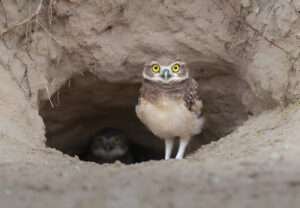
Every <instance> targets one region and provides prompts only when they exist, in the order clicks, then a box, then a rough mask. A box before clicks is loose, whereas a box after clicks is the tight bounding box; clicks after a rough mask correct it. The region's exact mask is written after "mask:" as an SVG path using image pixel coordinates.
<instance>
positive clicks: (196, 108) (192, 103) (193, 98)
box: [184, 79, 203, 117]
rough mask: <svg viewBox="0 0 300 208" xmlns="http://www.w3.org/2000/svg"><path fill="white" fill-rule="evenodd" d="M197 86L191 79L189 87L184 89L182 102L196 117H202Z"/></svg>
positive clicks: (201, 105) (201, 104)
mask: <svg viewBox="0 0 300 208" xmlns="http://www.w3.org/2000/svg"><path fill="white" fill-rule="evenodd" d="M198 89H199V85H198V83H197V82H196V80H194V79H191V80H190V84H189V86H188V87H187V88H186V91H185V94H184V101H185V105H186V107H187V108H188V109H189V110H190V111H192V112H194V113H195V114H196V115H197V116H198V117H200V116H201V115H202V108H203V103H202V101H201V99H200V97H199V94H198V93H199V92H198Z"/></svg>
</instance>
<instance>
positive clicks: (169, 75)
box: [160, 69, 172, 80]
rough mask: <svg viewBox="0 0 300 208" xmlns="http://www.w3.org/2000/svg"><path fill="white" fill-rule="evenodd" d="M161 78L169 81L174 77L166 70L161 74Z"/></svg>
mask: <svg viewBox="0 0 300 208" xmlns="http://www.w3.org/2000/svg"><path fill="white" fill-rule="evenodd" d="M160 76H161V77H162V78H163V79H165V80H168V79H170V77H171V76H172V75H171V73H170V71H169V70H168V69H164V70H162V73H161V74H160Z"/></svg>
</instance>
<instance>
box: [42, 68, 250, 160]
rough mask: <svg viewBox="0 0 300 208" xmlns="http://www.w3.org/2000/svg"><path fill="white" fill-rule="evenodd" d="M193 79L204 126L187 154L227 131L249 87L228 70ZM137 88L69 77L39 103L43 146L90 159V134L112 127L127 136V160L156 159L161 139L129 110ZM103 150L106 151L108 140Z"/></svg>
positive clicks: (242, 114)
mask: <svg viewBox="0 0 300 208" xmlns="http://www.w3.org/2000/svg"><path fill="white" fill-rule="evenodd" d="M197 81H198V82H199V84H200V95H201V97H202V99H203V101H204V106H205V111H204V114H205V117H206V125H205V128H204V131H203V133H202V134H200V135H197V136H195V138H193V140H192V141H191V143H190V145H189V146H188V149H187V154H191V153H192V152H194V151H195V150H197V149H198V148H199V147H200V146H201V145H204V144H207V143H210V142H211V141H214V140H217V139H218V138H220V137H222V136H224V135H226V134H228V133H230V132H231V131H233V130H234V129H235V128H236V127H237V126H238V125H240V124H241V123H242V122H243V121H245V120H246V119H247V116H248V113H249V109H247V108H246V107H245V106H244V105H243V102H242V100H243V99H244V95H245V93H246V95H247V96H248V97H249V92H250V91H249V89H248V87H247V85H246V84H245V83H244V82H243V81H241V80H239V79H238V78H237V77H236V76H235V75H234V74H224V75H218V76H210V74H206V76H204V77H197ZM220 86H222V88H220ZM139 88H140V84H139V83H137V84H133V83H109V82H106V81H102V80H99V79H98V78H97V77H96V76H94V75H93V74H91V73H85V74H83V75H76V76H74V77H72V78H71V79H70V80H68V81H67V82H66V83H65V84H64V85H63V86H62V87H61V88H60V89H59V90H57V92H56V93H54V94H53V96H52V97H51V101H52V104H51V103H50V102H49V100H43V101H41V103H40V115H41V116H42V118H43V120H44V123H45V126H46V138H47V142H46V144H47V146H49V147H52V148H55V149H57V150H60V151H62V152H63V153H66V154H68V155H71V156H75V155H77V156H78V157H79V158H80V159H82V160H87V161H88V160H91V161H94V159H91V157H89V156H88V155H89V154H88V152H89V149H90V147H91V144H92V142H93V138H94V135H98V136H99V131H102V130H103V129H105V128H114V129H118V131H119V130H120V131H122V132H124V134H125V135H126V137H127V140H128V144H129V147H130V154H131V155H132V156H133V157H132V158H133V159H131V160H129V163H130V164H131V163H138V162H144V161H148V160H159V159H162V158H163V155H164V143H163V141H162V140H160V139H158V138H156V137H155V136H154V135H153V134H152V133H151V132H149V131H148V130H147V129H146V128H145V127H144V125H143V124H142V123H141V122H140V121H139V120H138V118H137V117H136V114H135V105H136V103H137V99H138V95H139ZM113 131H114V130H113ZM97 132H98V133H97ZM102 133H103V132H102ZM102 133H100V134H102ZM106 133H107V132H106ZM108 134H110V133H108ZM116 143H118V142H116ZM113 145H115V144H113ZM117 145H119V144H117ZM108 149H112V147H111V144H109V147H108ZM174 151H176V149H175V150H174ZM118 160H119V159H118ZM120 160H121V159H120ZM99 162H100V161H99ZM110 162H114V161H110Z"/></svg>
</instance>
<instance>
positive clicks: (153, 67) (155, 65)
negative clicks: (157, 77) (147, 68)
mask: <svg viewBox="0 0 300 208" xmlns="http://www.w3.org/2000/svg"><path fill="white" fill-rule="evenodd" d="M151 69H152V71H153V72H154V73H159V72H160V66H159V65H158V64H153V65H152V68H151Z"/></svg>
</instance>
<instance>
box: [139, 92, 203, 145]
mask: <svg viewBox="0 0 300 208" xmlns="http://www.w3.org/2000/svg"><path fill="white" fill-rule="evenodd" d="M136 113H137V116H138V118H139V119H140V120H141V121H142V122H143V123H144V124H145V125H146V126H147V127H148V128H149V129H150V131H152V133H153V134H155V135H156V136H157V137H159V138H161V139H169V138H174V137H180V138H183V139H184V138H187V139H189V138H190V137H192V136H193V135H196V134H199V133H200V132H201V130H202V127H203V124H204V118H203V117H200V118H199V117H197V115H196V114H194V113H193V112H191V111H189V110H188V109H187V108H186V106H185V104H184V101H183V100H179V99H177V100H176V99H171V98H168V97H160V98H159V99H158V100H157V101H156V102H155V103H150V102H148V101H147V100H145V99H143V98H141V99H140V103H139V105H137V106H136Z"/></svg>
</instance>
